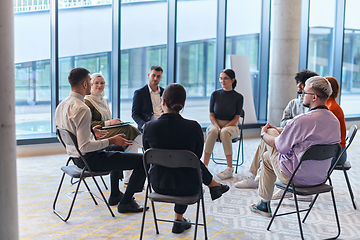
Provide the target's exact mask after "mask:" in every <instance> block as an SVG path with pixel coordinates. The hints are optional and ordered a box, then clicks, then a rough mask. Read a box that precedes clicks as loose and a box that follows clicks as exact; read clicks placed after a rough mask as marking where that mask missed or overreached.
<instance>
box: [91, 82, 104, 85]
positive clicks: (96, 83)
mask: <svg viewBox="0 0 360 240" xmlns="http://www.w3.org/2000/svg"><path fill="white" fill-rule="evenodd" d="M94 84H95V85H98V84H100V85H105V82H94Z"/></svg>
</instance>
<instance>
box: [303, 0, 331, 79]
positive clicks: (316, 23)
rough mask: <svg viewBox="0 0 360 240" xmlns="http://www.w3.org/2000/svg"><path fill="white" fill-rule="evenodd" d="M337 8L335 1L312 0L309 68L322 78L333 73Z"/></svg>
mask: <svg viewBox="0 0 360 240" xmlns="http://www.w3.org/2000/svg"><path fill="white" fill-rule="evenodd" d="M335 7H336V5H335V0H310V19H309V46H308V66H307V68H308V69H309V70H312V71H315V72H317V73H318V74H319V75H320V76H326V75H332V73H333V55H334V49H333V40H334V34H333V29H334V25H335ZM324 8H325V9H326V10H324ZM319 13H324V14H319Z"/></svg>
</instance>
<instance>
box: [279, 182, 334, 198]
mask: <svg viewBox="0 0 360 240" xmlns="http://www.w3.org/2000/svg"><path fill="white" fill-rule="evenodd" d="M275 185H276V186H277V187H278V188H280V189H283V190H285V188H286V185H287V184H284V183H282V182H281V181H276V182H275ZM332 189H333V187H332V186H330V185H328V184H325V183H323V184H320V185H317V186H304V187H295V191H294V189H293V188H292V187H291V186H289V188H288V191H289V192H292V193H296V194H297V195H301V196H308V195H313V194H317V193H326V192H330V191H331V190H332Z"/></svg>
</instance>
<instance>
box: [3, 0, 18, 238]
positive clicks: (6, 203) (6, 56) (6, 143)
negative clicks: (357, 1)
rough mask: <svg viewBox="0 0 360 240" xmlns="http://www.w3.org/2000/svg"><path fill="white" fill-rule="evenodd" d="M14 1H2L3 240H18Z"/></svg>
mask: <svg viewBox="0 0 360 240" xmlns="http://www.w3.org/2000/svg"><path fill="white" fill-rule="evenodd" d="M13 2H14V1H0V76H1V77H0V86H1V87H0V103H1V104H0V113H1V114H0V239H9V240H10V239H11V240H12V239H19V228H18V205H17V179H16V137H15V81H14V7H13Z"/></svg>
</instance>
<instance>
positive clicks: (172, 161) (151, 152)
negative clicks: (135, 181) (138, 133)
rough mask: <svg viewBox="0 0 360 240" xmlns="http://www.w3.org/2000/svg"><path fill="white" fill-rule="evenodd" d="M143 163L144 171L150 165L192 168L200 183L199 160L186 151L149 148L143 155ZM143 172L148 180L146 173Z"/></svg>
mask: <svg viewBox="0 0 360 240" xmlns="http://www.w3.org/2000/svg"><path fill="white" fill-rule="evenodd" d="M143 163H144V168H145V169H147V166H148V165H150V164H156V165H159V166H164V167H167V168H194V169H196V170H197V172H198V176H199V183H201V182H202V180H201V172H200V160H199V158H198V157H197V156H196V155H195V154H194V153H193V152H191V151H188V150H178V149H159V148H150V149H148V150H146V151H145V153H144V156H143ZM145 172H146V177H147V178H148V172H147V171H145ZM148 179H149V178H148ZM200 187H201V185H200Z"/></svg>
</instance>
